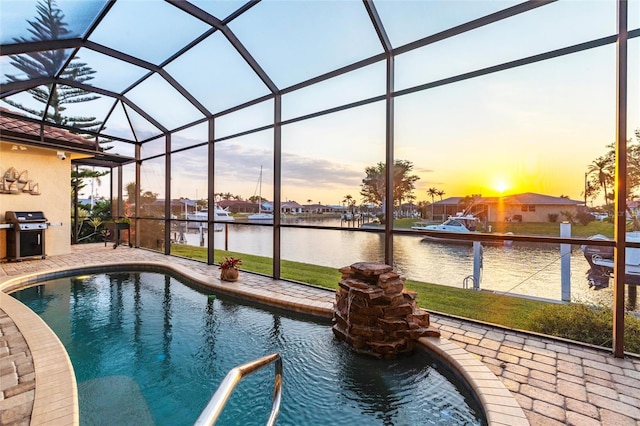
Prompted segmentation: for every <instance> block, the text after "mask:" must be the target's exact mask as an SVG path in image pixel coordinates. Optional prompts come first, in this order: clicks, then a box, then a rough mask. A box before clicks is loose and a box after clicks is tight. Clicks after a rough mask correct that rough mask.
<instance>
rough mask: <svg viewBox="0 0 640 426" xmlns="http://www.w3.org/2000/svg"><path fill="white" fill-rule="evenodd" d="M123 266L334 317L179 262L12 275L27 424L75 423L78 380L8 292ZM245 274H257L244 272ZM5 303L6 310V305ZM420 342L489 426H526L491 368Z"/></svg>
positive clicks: (9, 302)
mask: <svg viewBox="0 0 640 426" xmlns="http://www.w3.org/2000/svg"><path fill="white" fill-rule="evenodd" d="M125 270H135V271H149V272H163V273H169V274H179V276H180V278H182V279H186V280H187V281H189V282H191V283H192V284H195V285H198V286H201V287H204V288H209V289H212V290H215V291H217V292H220V293H222V294H225V295H228V296H232V297H238V298H241V299H244V300H247V301H251V302H258V303H263V304H266V305H268V306H272V307H276V308H281V309H286V310H290V311H294V312H298V313H304V314H308V315H311V316H315V317H318V318H321V319H325V320H326V319H328V318H332V317H333V307H331V308H329V307H327V306H326V305H327V304H326V303H324V304H321V303H302V302H300V301H299V300H296V299H295V297H291V296H287V295H283V294H277V297H274V294H273V292H261V291H256V289H255V288H253V287H251V286H250V285H248V284H244V283H242V282H234V283H227V282H224V283H223V282H222V281H220V280H219V278H217V277H214V276H211V275H207V276H205V275H202V274H200V273H198V272H195V271H194V270H191V269H188V268H186V267H183V266H181V265H176V264H167V263H160V262H153V261H144V262H143V261H133V262H114V263H100V264H85V265H82V266H80V267H64V268H57V269H52V270H48V271H46V272H35V273H31V274H23V275H20V276H17V277H13V278H10V279H8V280H6V281H4V282H0V302H2V303H1V304H0V305H1V306H2V308H3V309H4V310H5V312H6V313H7V314H8V315H9V317H10V318H11V319H12V320H13V321H14V322H15V323H16V326H17V327H18V329H19V330H20V332H22V334H23V336H24V338H25V340H26V342H27V345H28V347H29V349H30V351H31V353H32V357H33V362H34V368H35V371H36V391H35V397H34V405H33V412H32V417H31V424H37V425H45V424H46V425H54V424H55V425H74V426H75V425H79V406H78V393H77V384H76V380H75V373H74V371H73V366H72V365H71V361H70V359H69V356H68V354H67V352H66V350H65V348H64V346H63V345H62V343H61V342H60V340H59V339H58V337H57V336H56V335H55V333H53V331H52V330H51V329H50V328H49V326H47V324H46V323H45V322H44V321H43V320H42V319H41V318H40V317H39V316H38V315H36V314H35V313H33V312H32V311H31V310H30V309H29V308H27V307H26V306H24V305H23V304H22V303H20V302H19V301H17V300H15V299H14V298H12V297H10V296H9V293H12V292H14V291H17V290H19V289H22V288H26V287H30V286H32V285H35V284H37V283H38V282H41V281H46V280H51V279H56V278H62V277H68V276H73V275H82V274H84V273H102V272H110V271H111V272H116V271H125ZM243 274H247V275H249V276H251V275H253V276H255V277H260V276H259V275H256V274H250V273H248V272H243ZM261 278H262V277H261ZM291 284H292V285H296V284H295V283H291ZM300 285H301V284H300ZM245 287H246V288H245ZM327 292H331V291H330V290H329V291H327ZM268 293H271V294H268ZM6 307H8V309H5V308H6ZM419 343H421V345H423V347H424V348H425V349H426V350H427V351H428V352H431V353H435V354H436V355H438V357H439V358H440V359H441V360H442V361H443V362H444V363H445V365H447V366H448V367H449V368H450V369H451V371H452V372H453V373H454V374H456V375H457V376H458V377H460V378H462V379H463V381H464V382H465V383H466V384H468V387H469V388H470V389H469V390H470V391H471V392H472V393H473V394H474V396H475V397H476V399H477V401H478V402H479V403H480V405H481V406H482V409H483V411H484V412H483V414H484V415H485V418H486V419H487V422H488V424H489V425H498V426H500V425H513V426H520V425H522V426H525V425H529V421H528V420H527V418H526V416H525V414H524V411H523V410H522V408H521V407H520V405H519V404H518V402H517V401H516V399H515V397H514V396H513V394H511V392H510V391H509V390H508V389H507V388H506V387H505V385H504V384H503V383H502V381H501V380H500V379H499V378H498V377H497V376H496V375H495V374H494V373H493V372H492V371H491V370H489V368H487V367H486V366H485V365H484V364H482V363H481V362H480V361H479V360H478V359H476V358H475V357H474V356H473V355H471V354H470V353H469V352H467V351H466V350H464V349H462V348H460V347H459V346H457V345H456V344H454V343H452V342H450V341H448V340H447V339H443V338H436V337H423V338H420V339H419Z"/></svg>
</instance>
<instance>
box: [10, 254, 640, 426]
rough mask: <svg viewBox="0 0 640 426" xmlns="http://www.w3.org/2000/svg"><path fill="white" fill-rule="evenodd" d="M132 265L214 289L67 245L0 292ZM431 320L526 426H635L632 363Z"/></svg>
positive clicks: (188, 270)
mask: <svg viewBox="0 0 640 426" xmlns="http://www.w3.org/2000/svg"><path fill="white" fill-rule="evenodd" d="M136 262H145V263H149V262H152V263H154V262H155V263H158V264H164V265H166V264H171V265H172V266H173V267H174V268H176V269H178V270H179V271H180V272H181V273H184V274H185V275H186V276H189V277H192V278H194V279H198V280H205V281H211V282H214V281H217V282H218V284H217V285H219V281H218V280H217V276H218V274H219V270H218V269H217V267H216V266H210V265H206V264H203V263H201V262H195V261H191V260H188V259H180V258H176V257H172V256H164V255H162V254H160V253H155V252H151V251H148V250H140V249H131V248H128V247H124V246H121V247H118V248H117V249H115V250H114V249H112V248H111V246H108V247H106V248H105V247H104V246H103V245H102V244H91V245H77V246H73V247H72V253H71V254H69V255H63V256H51V257H48V258H47V259H45V260H34V261H30V260H28V261H23V262H17V263H13V262H12V263H6V262H3V263H0V286H2V284H3V283H6V282H7V281H9V280H11V279H14V278H16V277H29V275H33V274H42V273H45V272H56V271H61V270H64V269H68V268H75V267H81V266H93V265H98V266H99V265H105V264H122V263H133V264H135V263H136ZM225 286H229V288H234V291H237V292H239V293H242V292H246V294H247V295H251V296H252V297H254V298H258V299H260V300H262V301H263V302H266V303H269V302H270V301H272V300H273V298H274V294H277V298H278V299H279V300H281V301H284V303H285V305H286V306H287V307H288V308H290V309H293V310H296V311H303V312H304V311H307V312H308V311H309V310H311V311H313V312H314V313H315V314H318V315H323V314H327V315H330V312H331V310H332V305H333V300H334V292H333V291H327V290H323V289H319V288H315V287H309V286H304V285H299V284H295V283H290V282H286V281H279V280H272V279H270V278H267V277H262V276H259V275H253V274H248V273H243V279H242V282H238V283H228V284H225ZM2 300H3V299H0V301H2ZM5 304H6V301H5V302H3V304H2V305H0V424H29V418H30V417H29V416H30V414H31V413H30V410H29V407H30V405H29V404H33V393H34V386H33V372H34V368H33V364H32V363H30V359H31V355H30V352H29V348H28V347H27V346H26V345H25V344H24V340H22V339H21V333H20V331H19V330H18V328H17V327H16V326H15V324H14V323H13V321H12V318H11V315H7V314H6V313H5V312H4V311H3V310H2V309H4V307H5V306H4V305H5ZM431 320H432V325H433V326H434V327H436V328H438V329H440V331H441V333H442V337H444V338H446V339H448V340H449V341H451V342H453V343H455V344H457V345H458V346H459V347H460V348H463V349H465V350H466V351H467V352H469V353H471V354H472V355H473V356H475V357H476V358H477V359H478V360H480V361H481V362H482V363H483V364H484V365H486V366H487V367H488V368H489V369H490V370H491V371H492V372H493V373H494V374H495V375H496V376H497V377H498V378H499V379H500V380H501V381H502V383H503V384H504V385H505V386H506V388H507V389H509V391H510V392H511V393H512V394H513V395H514V396H515V398H516V400H517V401H518V402H519V404H520V406H521V407H522V409H523V410H524V413H525V415H526V417H527V419H528V420H529V422H530V423H531V424H532V425H616V426H619V425H620V426H622V425H634V426H640V358H636V357H627V358H625V359H618V358H614V357H613V356H612V355H611V352H610V351H607V350H602V349H599V348H593V347H588V346H584V345H579V344H576V343H571V342H565V341H561V340H557V339H551V338H546V337H541V336H537V335H532V334H529V333H523V332H518V331H513V330H506V329H502V328H499V327H494V326H491V325H487V324H480V323H476V322H472V321H467V320H463V319H458V318H452V317H448V316H445V315H440V314H432V315H431ZM35 370H36V372H37V370H38V367H36V369H35ZM36 382H37V379H36ZM35 411H36V410H35V409H34V413H35ZM21 416H22V417H21ZM507 418H508V417H507ZM55 423H56V422H55V421H53V422H47V424H55ZM57 424H64V422H58V423H57ZM507 424H508V423H507Z"/></svg>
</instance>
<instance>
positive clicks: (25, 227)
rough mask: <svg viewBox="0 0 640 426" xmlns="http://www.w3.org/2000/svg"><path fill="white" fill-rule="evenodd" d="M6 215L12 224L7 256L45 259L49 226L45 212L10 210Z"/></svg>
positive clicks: (16, 258) (8, 237) (8, 233)
mask: <svg viewBox="0 0 640 426" xmlns="http://www.w3.org/2000/svg"><path fill="white" fill-rule="evenodd" d="M4 217H5V220H6V221H7V222H9V223H10V224H11V225H12V227H11V229H10V230H9V232H7V258H8V259H9V260H16V261H20V260H22V259H25V258H30V257H40V258H42V259H44V258H45V256H46V255H45V251H44V235H45V233H44V231H45V230H46V229H47V227H48V223H47V218H46V217H45V216H44V213H43V212H14V211H8V212H6V213H5V216H4Z"/></svg>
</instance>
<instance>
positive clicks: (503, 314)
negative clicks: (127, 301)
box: [171, 244, 546, 328]
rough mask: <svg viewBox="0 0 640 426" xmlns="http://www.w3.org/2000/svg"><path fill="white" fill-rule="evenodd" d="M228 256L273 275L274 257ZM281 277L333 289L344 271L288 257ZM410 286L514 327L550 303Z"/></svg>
mask: <svg viewBox="0 0 640 426" xmlns="http://www.w3.org/2000/svg"><path fill="white" fill-rule="evenodd" d="M171 254H173V255H177V256H183V257H188V258H192V259H197V260H201V261H205V262H206V260H207V252H206V248H203V247H193V246H185V245H177V244H176V245H172V246H171ZM226 256H233V257H239V258H241V259H242V266H241V269H242V270H245V271H249V272H257V273H260V274H265V275H271V271H272V260H271V259H270V258H267V257H262V256H253V255H248V254H244V253H236V252H226V251H224V250H215V252H214V260H215V262H216V263H220V261H221V260H222V259H223V258H224V257H226ZM281 276H282V278H283V279H288V280H292V281H300V282H305V283H309V284H314V285H317V286H320V287H325V288H328V289H332V290H335V289H337V288H338V282H339V281H340V272H338V270H337V268H328V267H325V266H318V265H311V264H308V263H301V262H292V261H288V260H283V261H282V268H281ZM406 288H407V289H409V290H413V291H416V292H417V293H418V299H417V301H418V306H420V307H421V308H424V309H427V310H431V311H438V312H442V313H447V314H451V315H457V316H462V317H466V318H471V319H477V320H481V321H486V322H491V323H495V324H500V325H504V326H507V327H514V328H524V327H525V324H526V321H527V318H528V317H529V316H530V315H531V313H532V312H534V311H535V310H537V309H538V308H540V307H542V306H544V305H546V303H545V302H540V301H533V300H528V299H522V298H518V297H513V296H502V295H496V294H492V293H488V292H481V291H480V292H478V291H473V290H464V289H461V288H455V287H449V286H444V285H438V284H431V283H424V282H419V281H413V280H407V282H406Z"/></svg>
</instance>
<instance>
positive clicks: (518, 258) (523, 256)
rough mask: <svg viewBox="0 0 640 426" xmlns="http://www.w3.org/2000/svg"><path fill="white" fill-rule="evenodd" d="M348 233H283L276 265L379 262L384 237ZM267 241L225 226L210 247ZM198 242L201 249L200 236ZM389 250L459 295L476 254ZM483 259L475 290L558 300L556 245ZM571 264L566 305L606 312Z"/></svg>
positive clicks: (433, 248) (579, 259)
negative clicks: (457, 290) (590, 305)
mask: <svg viewBox="0 0 640 426" xmlns="http://www.w3.org/2000/svg"><path fill="white" fill-rule="evenodd" d="M297 223H299V224H308V225H314V226H337V227H340V226H341V222H340V220H339V219H307V220H298V222H297ZM343 225H344V223H343ZM349 229H350V228H348V227H346V226H345V227H344V228H343V230H341V231H336V230H322V229H320V230H319V229H300V228H283V229H282V233H281V251H282V258H283V259H286V260H292V261H297V262H305V263H313V264H316V265H322V266H328V267H335V268H340V267H343V266H347V265H350V264H352V263H355V262H361V261H372V262H383V261H384V244H383V236H382V235H380V234H376V233H370V232H355V231H350V230H349ZM227 234H228V235H227ZM186 241H187V244H190V245H195V246H199V245H201V238H200V235H199V233H198V231H197V230H196V231H194V230H191V231H190V233H187V234H186ZM272 241H273V240H272V229H271V227H267V226H246V225H240V224H233V223H230V224H228V225H225V229H224V230H223V231H222V232H216V233H215V234H214V247H215V248H218V249H224V248H227V249H228V250H231V251H235V252H240V253H247V254H253V255H259V256H272ZM203 243H204V245H206V237H205V238H204V241H203ZM393 247H394V262H395V264H394V265H393V266H394V267H395V268H396V269H397V270H398V271H399V272H400V273H401V274H402V275H403V276H405V277H406V278H407V279H412V280H417V281H423V282H430V283H436V284H442V285H447V286H452V287H459V288H461V287H463V282H464V280H465V278H466V277H468V276H470V275H473V267H474V252H473V247H472V246H471V245H470V244H469V245H459V244H450V243H439V242H432V241H429V242H427V241H424V240H423V238H422V237H421V236H418V235H416V236H396V237H394V241H393ZM481 257H482V259H481V261H482V269H481V274H480V288H481V289H483V290H490V291H495V292H498V293H504V294H512V295H519V296H529V297H539V298H544V299H550V300H556V301H560V300H562V287H561V254H560V245H558V244H533V243H515V242H514V243H513V244H512V245H489V246H483V248H482V256H481ZM569 258H570V262H569V277H570V293H571V301H574V302H582V303H593V304H600V305H607V306H611V303H612V297H613V291H612V288H611V287H609V288H605V289H600V290H594V289H591V288H589V286H588V282H587V278H586V273H587V271H588V270H589V265H588V263H587V261H586V260H585V258H584V256H583V254H582V251H581V250H580V247H579V246H572V250H571V253H570V255H569ZM612 283H613V281H611V284H612ZM636 310H637V311H640V309H638V308H636Z"/></svg>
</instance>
